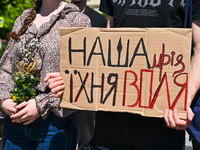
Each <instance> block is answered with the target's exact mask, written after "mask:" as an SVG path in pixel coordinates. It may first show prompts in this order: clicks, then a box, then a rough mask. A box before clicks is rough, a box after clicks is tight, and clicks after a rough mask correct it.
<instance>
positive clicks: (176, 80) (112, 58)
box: [60, 28, 191, 118]
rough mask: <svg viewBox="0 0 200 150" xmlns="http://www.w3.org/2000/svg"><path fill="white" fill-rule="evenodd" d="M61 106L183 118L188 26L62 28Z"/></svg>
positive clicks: (186, 81) (186, 79)
mask: <svg viewBox="0 0 200 150" xmlns="http://www.w3.org/2000/svg"><path fill="white" fill-rule="evenodd" d="M60 44H61V46H60V57H61V62H60V72H61V76H62V78H63V80H64V84H65V91H64V94H63V98H62V102H61V107H66V108H71V109H79V110H94V111H98V110H101V111H113V112H129V113H137V114H141V115H143V116H149V117H163V114H164V110H165V109H172V110H173V109H174V108H175V109H177V110H178V112H179V117H181V118H186V104H187V93H188V79H189V67H190V54H191V29H178V28H110V29H108V28H107V29H102V28H63V29H60Z"/></svg>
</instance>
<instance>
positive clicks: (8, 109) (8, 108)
mask: <svg viewBox="0 0 200 150" xmlns="http://www.w3.org/2000/svg"><path fill="white" fill-rule="evenodd" d="M0 105H1V108H2V110H3V111H4V112H5V113H6V114H7V115H9V116H11V115H13V114H15V113H16V112H17V109H16V108H15V106H16V105H17V103H15V102H14V101H13V100H12V99H6V100H2V101H1V102H0Z"/></svg>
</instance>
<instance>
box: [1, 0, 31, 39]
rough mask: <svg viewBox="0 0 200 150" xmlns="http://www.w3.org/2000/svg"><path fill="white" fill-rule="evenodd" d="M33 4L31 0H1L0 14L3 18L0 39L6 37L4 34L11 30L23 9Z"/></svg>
mask: <svg viewBox="0 0 200 150" xmlns="http://www.w3.org/2000/svg"><path fill="white" fill-rule="evenodd" d="M33 4H34V1H33V0H1V3H0V8H1V9H0V16H1V17H3V18H4V26H3V28H1V29H0V38H1V39H6V35H7V33H9V32H10V31H11V30H12V27H13V24H14V21H15V20H16V18H17V17H18V16H20V15H21V14H22V12H23V11H24V10H25V9H28V8H31V7H32V6H33Z"/></svg>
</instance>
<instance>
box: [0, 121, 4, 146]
mask: <svg viewBox="0 0 200 150" xmlns="http://www.w3.org/2000/svg"><path fill="white" fill-rule="evenodd" d="M3 132H4V126H3V119H0V150H3V134H4V133H3Z"/></svg>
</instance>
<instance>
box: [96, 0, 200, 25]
mask: <svg viewBox="0 0 200 150" xmlns="http://www.w3.org/2000/svg"><path fill="white" fill-rule="evenodd" d="M193 8H194V9H195V10H194V11H193V14H194V13H195V14H196V15H197V16H198V17H199V16H200V15H199V14H200V4H199V0H193ZM99 10H100V11H102V12H104V13H106V14H108V15H111V16H113V17H114V27H140V28H142V27H176V28H182V27H183V26H184V18H185V1H184V0H139V1H135V0H101V3H100V8H99ZM195 14H194V15H195Z"/></svg>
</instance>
